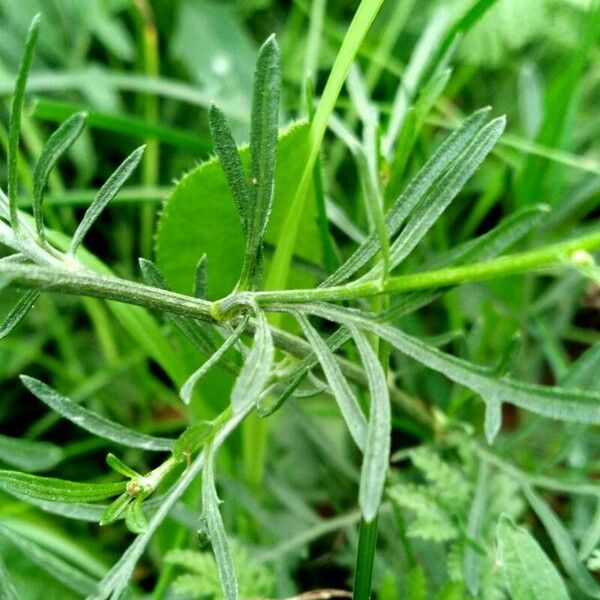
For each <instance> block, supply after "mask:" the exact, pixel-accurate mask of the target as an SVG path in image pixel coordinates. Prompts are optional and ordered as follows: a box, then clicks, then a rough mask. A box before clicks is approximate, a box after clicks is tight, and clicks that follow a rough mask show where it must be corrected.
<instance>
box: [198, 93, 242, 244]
mask: <svg viewBox="0 0 600 600" xmlns="http://www.w3.org/2000/svg"><path fill="white" fill-rule="evenodd" d="M208 118H209V123H210V134H211V136H212V140H213V147H214V149H215V152H216V153H217V156H218V157H219V162H220V163H221V167H222V168H223V171H224V172H225V177H226V179H227V183H228V184H229V188H230V189H231V194H232V196H233V199H234V201H235V205H236V206H237V209H238V213H239V215H240V220H241V222H242V228H243V230H244V232H245V233H246V234H247V230H248V214H247V213H248V209H249V207H250V206H249V204H250V187H249V186H248V181H247V178H246V174H245V173H244V168H243V167H242V162H241V160H240V155H239V152H238V149H237V145H236V143H235V140H234V139H233V134H232V133H231V129H230V128H229V125H228V124H227V119H226V118H225V115H224V114H223V111H221V109H219V108H218V107H217V106H215V105H214V104H213V105H211V107H210V110H209V112H208Z"/></svg>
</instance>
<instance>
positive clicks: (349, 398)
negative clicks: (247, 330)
mask: <svg viewBox="0 0 600 600" xmlns="http://www.w3.org/2000/svg"><path fill="white" fill-rule="evenodd" d="M296 319H297V320H298V323H299V324H300V327H301V328H302V331H303V332H304V335H305V337H306V339H307V341H308V342H309V344H310V345H311V346H312V349H313V351H314V353H315V355H316V356H317V358H318V359H319V362H320V363H321V368H322V369H323V372H324V373H325V378H326V379H327V383H328V384H329V387H330V388H331V392H332V394H333V396H334V398H335V400H336V402H337V403H338V406H339V408H340V412H341V413H342V416H343V417H344V420H345V421H346V426H347V427H348V430H349V431H350V435H351V436H352V439H353V440H354V441H355V443H356V445H357V446H358V447H359V448H360V449H361V450H364V449H365V447H366V444H367V430H368V426H367V420H366V419H365V415H364V414H363V412H362V410H361V408H360V406H359V404H358V400H357V399H356V396H355V395H354V393H353V392H352V390H351V389H350V385H349V384H348V382H347V381H346V379H345V378H344V376H343V374H342V371H341V369H340V367H339V365H338V364H337V362H336V360H335V356H334V355H333V352H332V351H331V350H330V348H329V346H328V345H327V344H326V343H325V341H324V340H323V338H322V337H321V336H320V335H319V334H318V333H317V331H316V329H315V328H314V327H313V326H312V325H311V324H310V323H309V322H308V319H307V318H306V317H305V316H303V315H301V314H296Z"/></svg>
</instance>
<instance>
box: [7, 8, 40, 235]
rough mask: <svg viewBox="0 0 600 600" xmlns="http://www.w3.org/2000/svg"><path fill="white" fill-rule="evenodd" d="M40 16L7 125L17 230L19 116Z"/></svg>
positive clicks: (11, 195)
mask: <svg viewBox="0 0 600 600" xmlns="http://www.w3.org/2000/svg"><path fill="white" fill-rule="evenodd" d="M40 17H41V14H40V13H38V14H37V15H36V16H35V17H34V18H33V21H32V22H31V26H30V27H29V32H28V34H27V41H26V42H25V50H24V51H23V58H22V59H21V64H20V65H19V71H18V74H17V81H16V84H15V91H14V94H13V98H12V105H11V110H10V122H9V125H8V200H9V206H10V225H11V227H12V228H13V229H14V230H15V231H18V230H19V219H18V217H17V156H18V154H19V137H20V135H21V114H22V113H23V103H24V98H25V86H26V85H27V77H28V75H29V70H30V69H31V62H32V60H33V53H34V51H35V45H36V43H37V38H38V31H39V25H40Z"/></svg>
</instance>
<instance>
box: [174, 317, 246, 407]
mask: <svg viewBox="0 0 600 600" xmlns="http://www.w3.org/2000/svg"><path fill="white" fill-rule="evenodd" d="M247 323H248V319H247V318H244V319H242V320H241V321H240V323H239V325H238V326H237V327H236V328H235V329H234V331H233V332H232V333H231V334H230V335H229V336H228V337H227V338H226V339H225V341H224V342H223V344H222V345H221V347H220V348H219V349H218V350H217V351H216V352H215V353H214V354H213V355H212V356H211V357H210V358H209V359H208V360H207V361H205V362H204V363H202V365H200V367H199V368H198V369H197V370H196V371H194V372H193V373H192V374H191V375H190V376H189V377H188V378H187V380H186V381H185V383H184V384H183V386H182V387H181V390H180V392H179V396H180V397H181V399H182V400H183V401H184V402H185V403H186V404H189V403H190V400H191V399H192V394H193V392H194V388H195V387H196V384H197V383H198V381H200V379H202V377H204V375H206V373H208V371H210V369H212V367H214V366H215V365H216V364H217V363H218V362H219V361H220V360H221V359H222V358H223V355H224V354H225V353H226V352H227V351H228V350H229V349H230V348H232V347H233V346H234V345H235V343H236V342H237V341H238V340H239V339H240V337H241V335H242V333H244V330H245V329H246V325H247Z"/></svg>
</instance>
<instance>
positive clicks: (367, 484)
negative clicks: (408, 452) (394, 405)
mask: <svg viewBox="0 0 600 600" xmlns="http://www.w3.org/2000/svg"><path fill="white" fill-rule="evenodd" d="M351 331H352V337H353V338H354V342H355V344H356V347H357V349H358V353H359V354H360V358H361V361H362V363H363V367H364V369H365V372H366V374H367V379H368V382H369V396H370V398H371V408H370V411H369V424H368V429H367V440H366V444H365V453H364V458H363V464H362V469H361V472H360V487H359V493H358V503H359V505H360V508H361V511H362V514H363V518H364V519H365V521H366V522H371V521H372V520H373V519H374V518H375V517H376V516H377V512H378V510H379V505H380V504H381V497H382V495H383V487H384V485H385V478H386V475H387V469H388V464H389V456H390V444H391V435H392V414H391V409H390V396H389V392H388V387H387V381H386V377H385V373H384V371H383V368H382V366H381V363H380V362H379V359H378V358H377V354H375V351H374V350H373V348H371V346H370V345H369V342H368V341H367V339H366V337H365V335H364V334H363V333H362V332H360V331H359V330H358V329H357V328H356V327H352V329H351Z"/></svg>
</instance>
